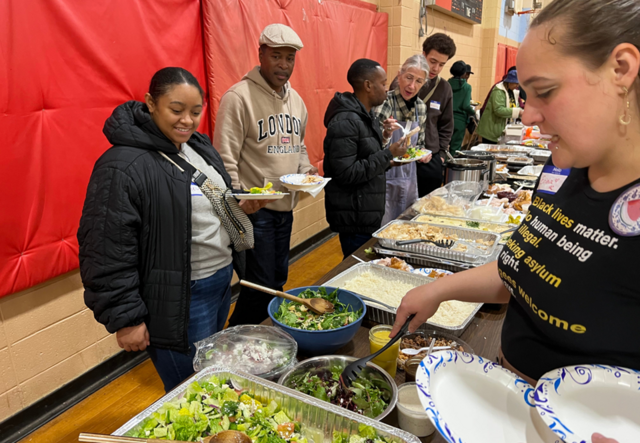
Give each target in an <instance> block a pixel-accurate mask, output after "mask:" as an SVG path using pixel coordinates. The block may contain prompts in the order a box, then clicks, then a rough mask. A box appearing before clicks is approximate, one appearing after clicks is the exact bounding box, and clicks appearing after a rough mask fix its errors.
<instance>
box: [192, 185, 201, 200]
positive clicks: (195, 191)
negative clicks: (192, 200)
mask: <svg viewBox="0 0 640 443" xmlns="http://www.w3.org/2000/svg"><path fill="white" fill-rule="evenodd" d="M201 195H202V190H201V189H200V187H199V186H198V185H197V184H195V183H193V182H191V197H194V196H201Z"/></svg>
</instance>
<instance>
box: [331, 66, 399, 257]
mask: <svg viewBox="0 0 640 443" xmlns="http://www.w3.org/2000/svg"><path fill="white" fill-rule="evenodd" d="M347 81H348V82H349V84H350V85H351V86H352V87H353V93H350V92H345V93H342V94H341V93H339V92H338V93H336V95H335V97H334V98H333V99H332V100H331V102H330V103H329V106H328V107H327V112H326V113H325V116H324V125H325V126H326V128H327V135H326V137H325V139H324V173H325V174H324V175H325V177H330V178H331V181H330V182H329V183H328V184H327V186H326V188H325V208H326V211H327V221H328V222H329V226H330V227H331V230H332V231H334V232H338V233H339V234H340V245H341V246H342V253H343V254H344V257H345V258H346V257H348V256H349V255H351V254H352V253H353V252H354V251H355V250H356V249H358V248H359V247H360V246H362V245H363V244H364V243H366V242H367V241H368V240H369V239H370V238H371V234H372V233H373V232H375V231H376V230H378V229H379V228H380V223H381V222H382V216H383V215H384V205H385V190H386V179H385V171H386V170H387V169H388V168H389V167H390V166H391V161H392V159H393V158H394V157H397V156H401V155H404V153H405V152H406V151H407V147H406V146H405V143H404V139H402V140H400V141H399V142H397V143H394V144H393V145H391V146H390V147H389V149H384V148H383V146H382V132H381V131H380V123H379V122H378V120H377V118H375V117H374V116H373V115H372V114H371V108H373V107H374V106H379V105H381V104H382V103H384V101H385V100H386V98H387V95H386V84H387V74H386V72H385V71H384V69H382V67H381V66H380V64H379V63H378V62H375V61H373V60H369V59H364V58H363V59H360V60H356V61H355V62H354V63H353V64H352V65H351V67H350V68H349V72H348V73H347Z"/></svg>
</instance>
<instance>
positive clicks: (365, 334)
mask: <svg viewBox="0 0 640 443" xmlns="http://www.w3.org/2000/svg"><path fill="white" fill-rule="evenodd" d="M376 243H377V241H376V240H375V239H374V240H371V241H369V242H368V243H367V244H365V245H364V246H363V247H362V248H360V249H358V250H357V251H356V252H355V253H354V254H353V255H355V256H356V257H358V258H360V259H361V260H364V261H369V260H370V259H373V258H376V257H368V256H367V254H366V253H365V252H364V250H365V249H367V248H370V247H373V246H374V245H375V244H376ZM378 258H379V257H378ZM356 264H358V261H357V260H356V259H355V258H353V257H349V258H347V259H346V260H344V261H343V262H342V263H340V264H339V265H338V266H336V267H335V268H334V269H332V270H331V271H330V272H329V273H327V274H326V275H325V276H324V277H322V278H321V279H320V280H318V281H317V282H316V283H314V285H319V286H320V285H322V284H324V283H325V282H327V281H329V280H330V279H332V278H333V277H335V276H336V275H338V274H340V273H341V272H343V271H345V270H346V269H348V268H350V267H352V266H354V265H356ZM506 310H507V307H506V305H484V306H483V307H482V308H481V309H480V311H479V312H478V313H477V314H476V316H475V318H474V319H473V320H472V321H471V323H470V324H469V326H468V327H467V329H466V330H465V331H464V332H463V334H462V335H461V336H460V338H461V339H462V340H464V341H465V342H467V343H468V344H469V345H470V346H471V347H472V348H473V349H474V351H475V353H476V354H478V355H481V356H482V357H486V358H488V359H491V360H493V361H497V358H498V351H499V348H500V331H501V329H502V322H503V320H504V316H505V313H506ZM262 324H264V325H271V324H272V323H271V319H267V320H265V321H264V322H262ZM372 326H373V325H372V324H368V323H366V322H365V323H363V326H362V327H361V328H360V329H359V330H358V332H357V333H356V335H355V337H354V338H353V340H351V342H349V343H348V344H347V345H346V346H344V347H342V348H340V349H339V350H338V351H336V352H335V354H336V355H351V356H355V357H366V356H367V355H369V354H370V352H369V329H370V328H371V327H372ZM298 358H299V359H300V360H304V359H305V358H304V356H301V355H298ZM404 379H405V373H404V372H403V371H400V370H398V372H397V374H396V377H395V380H396V383H397V385H398V386H400V385H401V384H402V383H404V381H405V380H404ZM382 421H383V422H384V423H387V424H389V425H392V426H396V427H397V426H398V420H397V415H396V411H395V410H394V411H392V412H391V414H389V415H388V416H387V417H386V418H385V419H384V420H382ZM421 440H422V441H423V442H425V443H427V442H434V443H435V442H437V443H444V442H445V440H444V438H442V437H441V436H440V434H439V433H438V431H436V432H434V433H433V434H432V435H430V436H429V437H425V438H421Z"/></svg>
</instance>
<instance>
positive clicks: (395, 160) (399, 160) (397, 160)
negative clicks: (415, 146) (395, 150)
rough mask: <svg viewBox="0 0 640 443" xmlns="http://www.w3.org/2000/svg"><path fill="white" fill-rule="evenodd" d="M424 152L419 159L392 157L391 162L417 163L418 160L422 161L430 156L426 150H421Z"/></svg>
mask: <svg viewBox="0 0 640 443" xmlns="http://www.w3.org/2000/svg"><path fill="white" fill-rule="evenodd" d="M423 151H424V152H425V154H423V155H421V156H420V157H416V158H400V157H394V158H393V161H394V162H396V163H413V162H417V161H418V160H422V159H423V158H425V157H426V156H427V155H429V154H431V151H430V150H428V149H424V150H423Z"/></svg>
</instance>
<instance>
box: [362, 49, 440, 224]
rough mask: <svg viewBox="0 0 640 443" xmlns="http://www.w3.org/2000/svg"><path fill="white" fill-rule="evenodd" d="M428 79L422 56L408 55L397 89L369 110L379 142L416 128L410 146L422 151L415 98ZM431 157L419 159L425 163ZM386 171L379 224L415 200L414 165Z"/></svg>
mask: <svg viewBox="0 0 640 443" xmlns="http://www.w3.org/2000/svg"><path fill="white" fill-rule="evenodd" d="M428 76H429V65H428V64H427V60H426V59H425V58H424V56H423V55H422V54H419V55H414V56H411V57H409V58H408V59H407V61H405V62H404V64H403V65H402V68H400V72H399V73H398V86H397V87H396V88H395V89H392V90H390V91H389V92H387V100H385V102H384V103H383V104H382V105H380V106H378V107H376V108H374V109H373V110H372V112H373V114H374V115H375V116H377V117H378V120H379V121H380V122H381V123H380V124H381V125H382V135H383V143H384V144H385V145H387V144H389V143H395V142H396V141H398V140H400V139H401V138H402V136H403V131H401V130H399V127H398V126H397V125H396V123H398V124H400V126H401V127H402V128H406V127H407V125H408V127H409V129H414V128H416V127H418V126H419V127H420V132H418V134H415V135H413V136H412V137H411V141H410V142H409V143H410V145H411V146H415V147H416V148H418V149H425V134H424V129H425V121H426V119H427V105H426V104H425V103H424V102H423V101H422V100H421V99H420V98H419V97H418V92H419V91H420V88H422V86H423V85H424V83H425V82H426V81H427V78H428ZM430 160H431V155H428V156H427V157H424V158H423V159H421V160H419V161H421V162H422V163H428V162H429V161H430ZM392 166H395V167H394V168H391V169H389V170H388V171H387V195H386V204H385V214H384V217H383V218H382V225H383V226H384V225H385V224H387V223H389V222H390V221H391V220H394V219H396V218H397V217H398V216H399V215H400V214H402V212H404V210H405V209H407V208H408V207H409V205H411V204H412V203H413V202H414V201H416V200H417V199H418V175H417V172H416V165H415V163H407V164H403V165H396V164H394V163H393V162H392Z"/></svg>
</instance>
